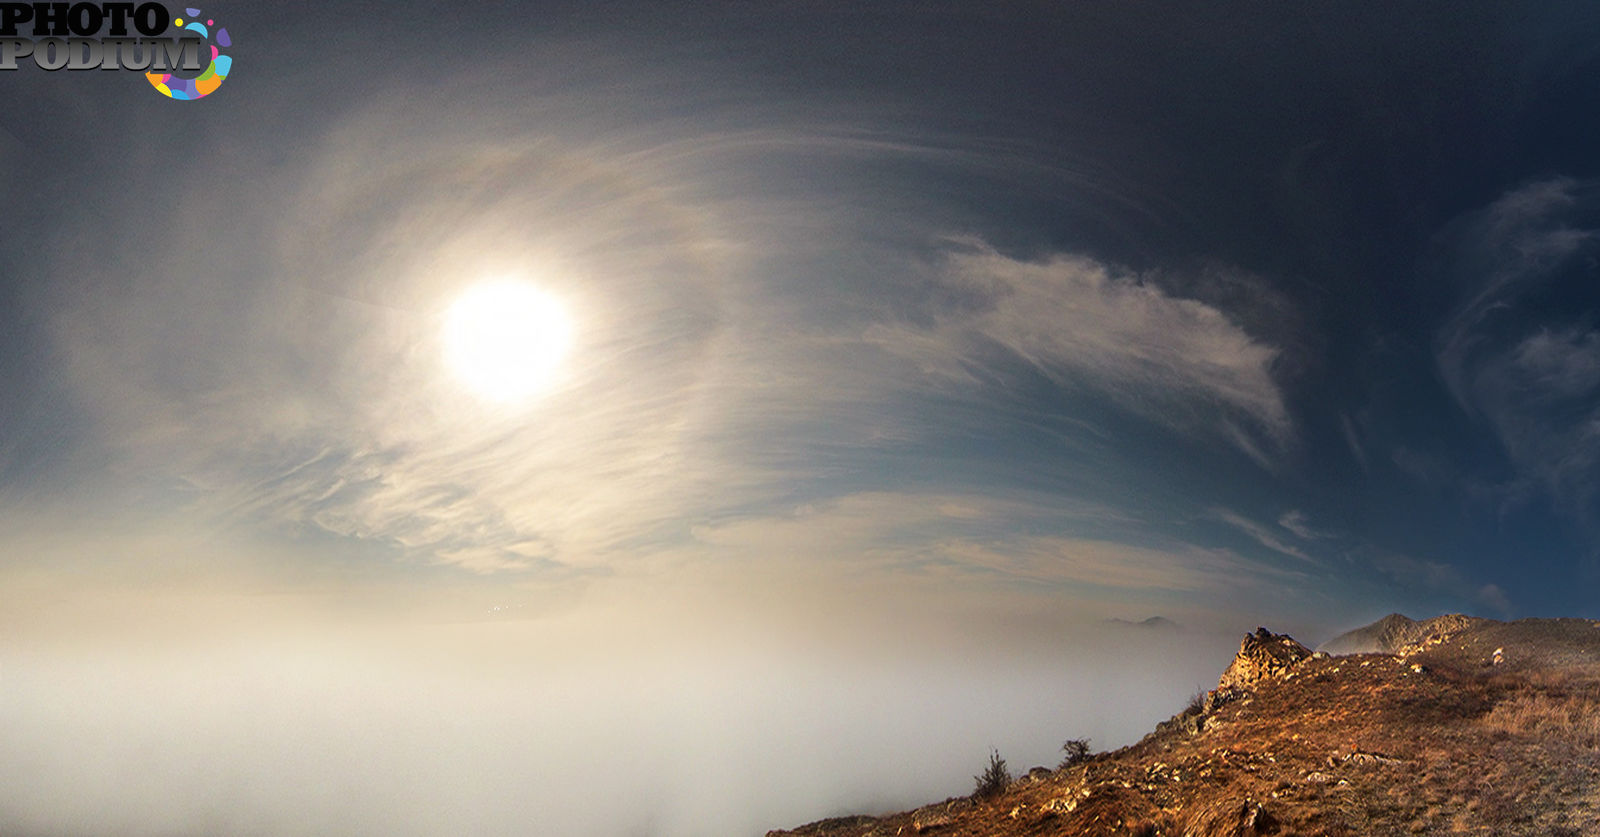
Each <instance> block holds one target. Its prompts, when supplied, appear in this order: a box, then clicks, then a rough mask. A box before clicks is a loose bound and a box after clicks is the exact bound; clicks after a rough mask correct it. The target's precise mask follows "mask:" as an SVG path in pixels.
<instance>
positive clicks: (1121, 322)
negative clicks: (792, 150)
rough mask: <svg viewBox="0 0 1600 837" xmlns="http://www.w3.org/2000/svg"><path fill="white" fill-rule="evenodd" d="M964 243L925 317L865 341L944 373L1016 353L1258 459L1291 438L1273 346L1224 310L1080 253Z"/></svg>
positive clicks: (977, 371) (1051, 373) (1063, 380)
mask: <svg viewBox="0 0 1600 837" xmlns="http://www.w3.org/2000/svg"><path fill="white" fill-rule="evenodd" d="M968 245H969V246H968V247H967V248H965V249H963V250H959V251H956V252H953V253H951V254H949V256H948V258H947V260H946V262H945V263H944V265H943V266H942V267H941V268H940V279H939V283H938V287H939V288H940V290H941V296H942V298H943V299H944V304H943V305H941V306H940V307H939V308H938V310H935V311H933V312H932V313H931V315H930V316H929V318H928V320H927V321H926V322H922V323H898V324H883V325H878V326H874V327H872V328H870V329H869V330H868V331H867V339H868V340H870V341H871V342H873V343H875V344H877V345H879V346H881V347H883V348H884V349H886V350H887V351H890V352H892V353H894V354H897V355H899V356H902V357H904V358H906V359H908V360H910V361H912V362H914V363H915V364H916V365H917V366H918V368H920V369H921V370H922V371H923V372H924V373H926V374H928V375H930V376H933V377H934V378H936V379H942V380H945V381H951V382H958V383H965V384H973V383H976V382H977V381H978V380H979V378H980V376H982V375H990V374H994V373H995V372H996V371H997V370H999V369H1003V367H1004V365H1005V364H1007V363H1014V362H1021V363H1024V364H1026V365H1027V366H1029V367H1031V368H1033V369H1034V370H1036V371H1037V372H1039V373H1041V374H1043V375H1045V376H1047V377H1048V378H1049V379H1051V380H1052V381H1054V382H1056V383H1057V384H1059V385H1063V386H1069V387H1075V388H1081V389H1083V390H1085V391H1089V392H1093V393H1096V394H1098V395H1103V396H1106V397H1109V398H1110V399H1111V400H1112V401H1114V402H1115V403H1116V404H1118V405H1119V406H1121V407H1122V408H1123V409H1125V410H1128V411H1130V412H1133V413H1135V414H1137V415H1140V416H1142V417H1144V418H1145V419H1148V420H1150V421H1153V422H1157V423H1159V424H1163V425H1167V426H1169V427H1172V428H1175V429H1178V430H1180V431H1183V432H1186V433H1192V434H1208V435H1214V436H1220V437H1222V438H1224V439H1227V440H1228V441H1230V442H1231V443H1232V444H1234V445H1235V446H1237V447H1238V448H1240V449H1241V450H1243V451H1245V452H1246V453H1248V454H1249V455H1251V456H1252V457H1254V458H1256V459H1257V460H1258V461H1261V462H1263V463H1268V462H1270V460H1271V458H1272V456H1273V455H1274V454H1275V453H1277V452H1279V451H1280V450H1281V449H1282V448H1283V446H1284V445H1286V444H1287V443H1288V442H1289V440H1290V439H1291V437H1292V436H1293V429H1294V428H1293V421H1292V419H1291V418H1290V415H1289V410H1288V407H1287V405H1286V403H1285V399H1284V395H1283V392H1282V390H1281V388H1280V386H1279V384H1278V382H1277V381H1276V380H1275V379H1274V377H1273V367H1274V363H1275V362H1276V361H1277V359H1278V358H1279V356H1280V350H1279V349H1278V348H1277V347H1275V346H1272V345H1270V344H1268V343H1265V342H1263V341H1261V340H1258V339H1256V338H1255V337H1253V336H1252V335H1251V334H1249V333H1248V332H1246V331H1245V330H1244V329H1243V328H1242V327H1241V326H1240V325H1239V324H1238V323H1237V322H1235V320H1233V319H1232V318H1230V316H1229V315H1228V313H1227V312H1226V311H1223V310H1221V309H1219V308H1217V307H1214V306H1213V305H1209V304H1207V303H1204V302H1201V301H1199V300H1196V299H1188V298H1183V297H1180V296H1176V295H1173V294H1171V293H1168V292H1166V291H1164V290H1163V289H1162V288H1161V287H1160V286H1158V285H1157V284H1156V283H1155V282H1154V281H1150V280H1149V279H1148V278H1146V277H1141V276H1139V275H1136V274H1133V273H1130V272H1127V271H1120V270H1118V269H1116V268H1114V267H1111V266H1109V265H1106V264H1102V263H1100V262H1097V261H1095V260H1093V259H1090V258H1087V257H1083V256H1076V255H1070V254H1057V255H1054V256H1050V257H1047V258H1043V259H1038V260H1022V259H1016V258H1012V257H1009V256H1006V255H1003V254H1001V253H999V252H996V251H995V250H993V249H990V248H988V247H986V246H984V245H982V244H981V243H975V242H968Z"/></svg>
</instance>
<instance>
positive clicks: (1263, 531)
mask: <svg viewBox="0 0 1600 837" xmlns="http://www.w3.org/2000/svg"><path fill="white" fill-rule="evenodd" d="M1211 514H1212V516H1214V517H1215V518H1216V519H1218V520H1220V521H1222V522H1224V523H1226V524H1228V525H1229V526H1232V527H1233V528H1235V529H1238V530H1239V531H1241V532H1243V533H1245V534H1246V535H1249V536H1250V537H1251V538H1252V539H1254V540H1255V542H1256V543H1259V544H1261V545H1262V546H1264V547H1266V548H1268V549H1270V550H1272V551H1273V552H1277V553H1279V554H1282V555H1287V556H1289V557H1290V558H1298V559H1300V560H1301V561H1305V562H1308V563H1312V564H1316V563H1318V562H1317V559H1315V558H1312V557H1311V556H1310V555H1307V554H1306V553H1305V552H1304V551H1303V550H1301V549H1298V548H1296V547H1294V546H1291V545H1289V544H1287V543H1284V542H1283V539H1282V538H1280V537H1278V536H1277V535H1276V534H1274V533H1273V532H1271V531H1270V530H1268V529H1267V527H1265V526H1262V525H1261V524H1259V523H1257V522H1255V521H1253V520H1250V519H1249V518H1246V517H1243V516H1241V515H1239V514H1237V513H1235V512H1232V511H1229V510H1228V509H1224V508H1214V509H1212V510H1211Z"/></svg>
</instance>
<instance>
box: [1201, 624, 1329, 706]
mask: <svg viewBox="0 0 1600 837" xmlns="http://www.w3.org/2000/svg"><path fill="white" fill-rule="evenodd" d="M1310 657H1311V649H1309V648H1307V647H1305V646H1304V645H1301V644H1300V643H1298V642H1296V641H1295V639H1294V637H1291V636H1289V635H1288V634H1275V633H1273V632H1271V631H1269V630H1267V629H1266V628H1257V629H1256V632H1255V633H1253V634H1245V636H1244V642H1241V643H1239V653H1238V654H1236V655H1234V658H1233V663H1232V664H1230V665H1229V666H1228V670H1227V671H1224V672H1223V673H1222V679H1221V680H1220V681H1218V682H1217V690H1218V691H1221V692H1231V691H1249V690H1250V689H1253V688H1254V687H1255V685H1256V684H1257V683H1260V682H1261V681H1263V680H1269V679H1274V678H1279V677H1284V676H1286V675H1288V674H1289V672H1291V671H1293V670H1294V668H1295V666H1298V665H1299V664H1300V663H1301V662H1303V661H1305V660H1307V659H1309V658H1310Z"/></svg>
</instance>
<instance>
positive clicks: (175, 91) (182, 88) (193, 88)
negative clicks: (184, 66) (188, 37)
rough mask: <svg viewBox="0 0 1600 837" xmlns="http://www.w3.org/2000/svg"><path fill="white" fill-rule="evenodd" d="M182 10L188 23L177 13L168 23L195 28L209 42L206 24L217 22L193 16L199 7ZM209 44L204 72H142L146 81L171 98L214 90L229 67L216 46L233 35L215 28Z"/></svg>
mask: <svg viewBox="0 0 1600 837" xmlns="http://www.w3.org/2000/svg"><path fill="white" fill-rule="evenodd" d="M184 11H185V12H188V13H189V18H190V20H189V22H188V24H185V23H184V22H183V18H181V17H180V18H176V19H174V20H173V21H172V25H173V26H181V27H183V28H184V29H187V30H189V31H190V32H198V33H200V37H202V38H205V39H206V40H207V41H208V42H209V41H210V40H211V30H210V28H209V27H212V26H215V25H216V23H217V22H216V21H214V20H208V21H206V22H205V23H201V22H200V21H199V20H198V19H197V18H198V17H199V16H200V10H199V9H184ZM210 46H211V63H210V64H208V65H206V69H205V72H203V73H201V74H200V75H198V76H195V77H194V78H178V77H177V76H175V75H173V74H172V73H145V74H144V77H145V78H147V79H150V84H151V85H153V86H154V87H155V89H156V90H159V91H160V92H161V94H162V95H163V96H167V97H170V98H173V99H182V100H189V99H200V98H204V97H206V96H209V95H211V94H212V93H215V92H217V88H218V87H221V86H222V82H223V81H225V80H227V78H228V73H229V72H231V71H232V70H233V59H232V58H230V57H228V56H226V55H223V54H222V52H221V51H220V50H219V49H217V48H218V47H231V46H233V39H232V38H230V37H228V30H226V29H218V30H217V36H216V42H215V43H212V44H210Z"/></svg>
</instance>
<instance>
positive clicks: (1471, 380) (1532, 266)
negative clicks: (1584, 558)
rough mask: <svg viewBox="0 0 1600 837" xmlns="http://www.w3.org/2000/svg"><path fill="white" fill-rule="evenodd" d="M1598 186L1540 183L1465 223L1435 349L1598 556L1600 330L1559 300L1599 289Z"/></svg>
mask: <svg viewBox="0 0 1600 837" xmlns="http://www.w3.org/2000/svg"><path fill="white" fill-rule="evenodd" d="M1595 190H1596V186H1595V184H1594V183H1592V182H1583V181H1578V180H1574V179H1572V178H1565V177H1562V178H1554V179H1549V180H1544V181H1538V182H1534V183H1530V184H1527V185H1524V186H1522V187H1519V188H1517V189H1514V190H1511V191H1509V192H1507V193H1506V194H1505V195H1503V196H1502V197H1501V198H1499V199H1498V200H1497V201H1495V202H1494V203H1492V204H1490V205H1489V206H1488V207H1486V208H1484V209H1483V210H1481V211H1479V212H1477V213H1475V214H1473V215H1471V216H1468V217H1467V218H1466V219H1464V220H1463V221H1462V222H1461V223H1460V225H1459V229H1458V230H1457V231H1456V233H1457V235H1456V237H1455V238H1452V239H1450V242H1451V243H1452V244H1453V246H1454V247H1455V251H1454V252H1453V254H1452V255H1453V258H1454V261H1453V265H1454V266H1455V268H1456V270H1457V271H1458V272H1459V277H1458V281H1459V282H1460V283H1461V294H1462V296H1461V302H1460V303H1459V304H1458V305H1457V307H1456V309H1455V311H1454V313H1453V314H1452V316H1451V317H1450V318H1449V319H1448V320H1447V322H1446V323H1445V325H1444V326H1443V327H1441V329H1440V330H1439V332H1438V334H1437V336H1436V341H1435V347H1436V360H1437V363H1438V366H1439V369H1440V371H1441V374H1442V376H1443V378H1444V380H1445V382H1446V383H1447V385H1448V386H1449V387H1450V390H1451V392H1452V393H1453V394H1454V395H1455V397H1456V399H1457V402H1458V403H1459V404H1460V405H1461V406H1462V407H1463V408H1464V409H1465V410H1467V411H1469V412H1470V413H1472V414H1473V415H1476V416H1480V417H1481V418H1482V419H1484V420H1485V421H1486V422H1487V423H1488V425H1489V426H1490V427H1491V428H1492V430H1493V431H1494V433H1495V435H1496V437H1497V438H1498V439H1499V441H1500V443H1501V446H1502V447H1503V449H1504V451H1505V453H1506V455H1507V456H1508V458H1509V460H1510V461H1511V463H1512V464H1513V465H1514V467H1515V468H1516V469H1517V471H1518V472H1519V475H1520V476H1519V479H1521V480H1523V481H1527V482H1531V483H1533V484H1537V485H1539V486H1541V487H1542V488H1543V490H1544V491H1545V492H1546V493H1547V495H1548V496H1549V497H1550V498H1551V500H1552V501H1553V503H1554V504H1555V506H1556V507H1557V509H1558V510H1559V511H1560V512H1561V514H1562V515H1563V516H1565V517H1566V518H1567V519H1568V520H1570V521H1572V522H1574V523H1575V524H1576V525H1577V526H1578V527H1579V528H1580V529H1582V530H1583V531H1584V532H1585V534H1586V536H1587V537H1588V539H1589V540H1590V542H1591V545H1592V546H1593V547H1595V548H1600V528H1597V527H1596V526H1595V525H1594V523H1593V520H1594V512H1595V510H1596V507H1597V503H1600V480H1596V478H1595V474H1596V473H1597V469H1600V408H1597V407H1596V406H1595V403H1596V395H1597V394H1600V331H1596V330H1595V329H1594V325H1593V323H1592V322H1590V321H1589V318H1588V317H1587V315H1586V314H1585V313H1583V312H1581V311H1577V310H1575V309H1574V308H1573V307H1572V305H1571V303H1570V301H1568V302H1562V301H1561V300H1562V299H1563V297H1562V296H1561V295H1562V294H1564V293H1571V288H1572V287H1573V286H1574V285H1575V284H1579V283H1587V282H1591V281H1592V279H1590V278H1588V277H1586V276H1584V275H1583V274H1584V272H1585V271H1588V270H1590V269H1591V268H1590V267H1589V266H1588V265H1587V263H1586V262H1585V260H1584V259H1583V258H1582V257H1584V256H1585V255H1586V254H1588V255H1590V256H1591V257H1592V254H1593V253H1594V252H1595V248H1596V246H1597V245H1600V219H1597V218H1596V210H1597V209H1600V202H1597V199H1596V196H1595Z"/></svg>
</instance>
